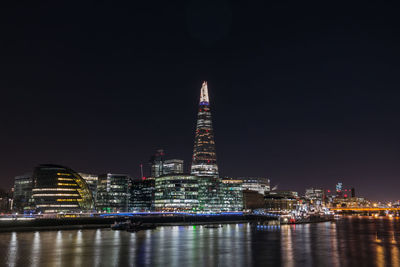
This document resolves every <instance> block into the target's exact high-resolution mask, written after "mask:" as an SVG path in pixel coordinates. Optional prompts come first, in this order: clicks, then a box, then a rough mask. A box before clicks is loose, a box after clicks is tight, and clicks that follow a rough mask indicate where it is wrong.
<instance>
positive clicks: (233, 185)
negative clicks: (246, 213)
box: [219, 179, 243, 211]
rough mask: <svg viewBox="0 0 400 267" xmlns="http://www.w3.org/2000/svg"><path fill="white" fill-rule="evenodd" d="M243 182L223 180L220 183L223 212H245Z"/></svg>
mask: <svg viewBox="0 0 400 267" xmlns="http://www.w3.org/2000/svg"><path fill="white" fill-rule="evenodd" d="M242 183H243V181H242V180H238V179H223V180H221V183H220V188H219V192H220V205H221V207H220V208H221V211H242V210H243V188H242Z"/></svg>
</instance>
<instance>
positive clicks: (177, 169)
mask: <svg viewBox="0 0 400 267" xmlns="http://www.w3.org/2000/svg"><path fill="white" fill-rule="evenodd" d="M178 173H183V160H181V159H167V160H165V161H164V163H163V175H167V174H178Z"/></svg>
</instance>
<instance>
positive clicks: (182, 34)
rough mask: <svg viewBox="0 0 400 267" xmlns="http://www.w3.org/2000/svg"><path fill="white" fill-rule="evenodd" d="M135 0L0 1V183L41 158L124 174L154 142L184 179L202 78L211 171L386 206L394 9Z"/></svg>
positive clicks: (393, 122)
mask: <svg viewBox="0 0 400 267" xmlns="http://www.w3.org/2000/svg"><path fill="white" fill-rule="evenodd" d="M56 2H57V1H56ZM141 2H145V3H141V4H139V3H137V2H136V1H131V2H130V5H122V4H121V3H119V4H118V5H117V4H116V2H112V1H97V2H96V3H94V2H93V3H86V4H84V5H82V4H79V5H77V4H75V3H71V2H69V3H68V4H60V3H53V1H48V3H46V2H42V4H41V5H39V4H34V3H31V2H30V3H28V4H18V6H15V7H8V8H4V7H3V8H2V10H1V11H0V68H1V69H0V91H1V95H0V122H1V128H0V129H1V131H0V162H1V163H0V187H3V188H9V187H11V185H12V183H13V178H14V176H15V175H20V174H23V173H25V172H28V171H31V170H32V169H33V167H34V166H35V165H37V164H40V163H56V164H62V165H66V166H69V167H71V168H72V169H74V170H76V171H84V172H90V173H104V172H116V173H129V174H131V175H132V176H134V177H139V176H140V168H139V165H140V163H144V164H147V162H148V160H149V158H150V156H151V155H152V154H153V153H154V152H155V150H156V149H157V148H164V149H165V151H166V153H167V155H168V157H170V158H182V159H184V160H185V163H186V169H187V170H188V169H189V164H188V163H189V162H190V158H191V154H192V149H193V138H194V129H195V123H196V116H197V114H196V113H197V104H198V100H199V95H200V87H201V83H202V81H203V80H206V81H208V86H209V90H210V98H211V105H212V114H213V123H214V129H215V137H216V147H217V157H218V165H219V168H220V174H221V176H233V177H238V176H260V177H269V178H270V179H271V183H272V184H273V185H276V184H278V185H279V189H282V190H283V189H292V190H296V191H299V192H300V193H303V192H304V189H305V188H307V187H323V188H330V189H333V188H334V185H335V183H336V182H338V181H341V182H343V184H344V186H345V188H349V187H351V186H354V187H355V188H356V193H357V194H358V195H363V196H366V197H368V198H370V199H374V200H397V199H400V195H399V193H398V192H399V187H400V179H399V177H400V125H399V117H400V105H399V102H400V91H399V88H400V79H399V71H400V65H399V64H400V63H399V62H400V49H399V47H400V21H399V20H400V17H399V15H398V14H399V9H398V8H397V7H395V6H390V5H388V4H383V3H380V4H376V5H367V4H366V3H363V5H354V6H351V5H349V4H346V5H338V4H337V5H336V4H335V3H336V2H326V1H325V2H323V3H325V5H320V6H318V5H304V3H300V2H299V1H297V3H288V2H286V3H284V4H279V5H278V4H264V2H266V1H240V2H239V1H238V2H229V1H216V0H210V1H206V0H201V1H180V2H178V1H160V2H156V1H141ZM170 2H171V3H170ZM172 2H174V3H172ZM327 3H329V4H327Z"/></svg>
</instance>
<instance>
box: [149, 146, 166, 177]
mask: <svg viewBox="0 0 400 267" xmlns="http://www.w3.org/2000/svg"><path fill="white" fill-rule="evenodd" d="M164 157H165V153H164V150H163V149H158V150H157V152H156V153H155V154H154V155H153V156H151V158H150V168H151V169H150V173H151V177H159V176H161V175H163V164H164Z"/></svg>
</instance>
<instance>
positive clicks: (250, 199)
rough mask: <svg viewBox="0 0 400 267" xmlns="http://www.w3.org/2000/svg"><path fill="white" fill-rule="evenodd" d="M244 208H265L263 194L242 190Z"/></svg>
mask: <svg viewBox="0 0 400 267" xmlns="http://www.w3.org/2000/svg"><path fill="white" fill-rule="evenodd" d="M243 208H244V210H255V209H263V208H265V202H264V195H263V194H260V193H259V192H257V191H253V190H243Z"/></svg>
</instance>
